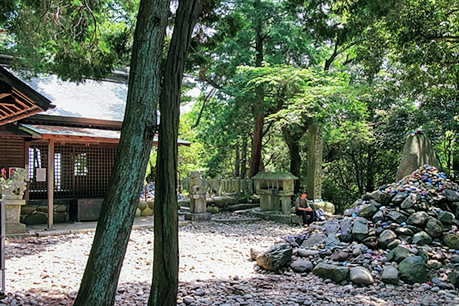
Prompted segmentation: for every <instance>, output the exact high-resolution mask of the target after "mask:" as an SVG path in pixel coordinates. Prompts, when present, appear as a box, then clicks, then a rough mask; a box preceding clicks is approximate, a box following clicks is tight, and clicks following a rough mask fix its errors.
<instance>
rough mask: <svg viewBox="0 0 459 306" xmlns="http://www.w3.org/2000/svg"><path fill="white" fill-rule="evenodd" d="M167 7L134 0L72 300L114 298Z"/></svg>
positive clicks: (143, 155)
mask: <svg viewBox="0 0 459 306" xmlns="http://www.w3.org/2000/svg"><path fill="white" fill-rule="evenodd" d="M168 13H169V0H154V1H147V0H142V1H141V3H140V7H139V14H138V16H137V26H136V30H135V35H134V46H133V52H132V57H131V71H130V78H129V90H128V98H127V104H126V113H125V116H124V121H123V126H122V130H121V139H120V143H119V147H118V155H117V158H116V161H115V165H114V168H113V171H112V173H113V175H112V177H111V179H110V185H109V187H108V190H107V195H106V197H105V199H104V203H103V205H102V209H101V213H100V219H99V221H98V223H97V229H96V233H95V236H94V242H93V244H92V248H91V253H90V255H89V258H88V263H87V265H86V269H85V273H84V276H83V280H82V282H81V286H80V290H79V294H78V296H77V298H76V300H75V304H74V305H76V306H87V305H94V306H97V305H100V306H102V305H113V303H114V301H115V294H116V287H117V285H118V279H119V274H120V271H121V266H122V263H123V259H124V254H125V252H126V247H127V243H128V241H129V235H130V233H131V229H132V224H133V222H134V217H135V211H136V207H137V203H138V201H139V194H140V191H141V189H142V183H143V180H144V178H145V171H146V168H147V163H148V159H149V156H150V151H151V145H152V143H153V137H154V135H155V132H156V129H157V122H156V110H157V104H158V100H159V94H160V90H159V89H160V82H161V62H162V56H163V51H162V50H163V44H164V35H165V29H166V25H167V18H168ZM179 92H180V91H179ZM161 166H162V165H161ZM174 196H175V195H174ZM115 250H116V251H115Z"/></svg>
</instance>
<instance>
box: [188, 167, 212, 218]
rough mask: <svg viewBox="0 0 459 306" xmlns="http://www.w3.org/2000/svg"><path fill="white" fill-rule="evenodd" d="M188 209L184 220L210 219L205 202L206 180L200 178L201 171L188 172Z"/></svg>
mask: <svg viewBox="0 0 459 306" xmlns="http://www.w3.org/2000/svg"><path fill="white" fill-rule="evenodd" d="M189 190H190V211H191V214H188V215H185V219H186V220H192V221H198V220H210V213H207V212H206V211H207V203H206V193H207V188H206V182H205V181H204V180H203V179H202V177H201V173H199V172H191V173H190V188H189Z"/></svg>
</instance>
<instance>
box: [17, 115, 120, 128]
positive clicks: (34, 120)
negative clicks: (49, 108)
mask: <svg viewBox="0 0 459 306" xmlns="http://www.w3.org/2000/svg"><path fill="white" fill-rule="evenodd" d="M21 123H30V124H41V125H53V126H70V127H84V128H94V129H104V130H113V131H120V130H121V126H122V125H123V122H122V121H114V120H101V119H90V118H80V117H65V116H53V115H34V116H31V117H27V118H25V119H23V120H21Z"/></svg>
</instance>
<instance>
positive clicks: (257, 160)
mask: <svg viewBox="0 0 459 306" xmlns="http://www.w3.org/2000/svg"><path fill="white" fill-rule="evenodd" d="M263 123H264V115H263V113H259V114H258V115H257V116H256V117H255V131H254V132H253V141H252V162H251V164H250V177H254V176H255V175H257V173H258V171H259V169H260V164H261V148H262V140H263Z"/></svg>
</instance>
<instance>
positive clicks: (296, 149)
mask: <svg viewBox="0 0 459 306" xmlns="http://www.w3.org/2000/svg"><path fill="white" fill-rule="evenodd" d="M305 132H306V131H304V130H303V131H301V132H299V133H296V134H292V133H291V132H290V130H289V128H288V126H283V127H282V134H283V136H284V141H285V143H286V144H287V147H288V149H289V152H290V172H291V173H292V174H293V175H294V176H297V177H298V178H300V177H301V156H300V145H299V142H300V140H301V137H302V136H303V135H304V133H305ZM300 185H301V180H300V179H298V180H296V181H295V185H294V192H295V193H298V192H299V191H300Z"/></svg>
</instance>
